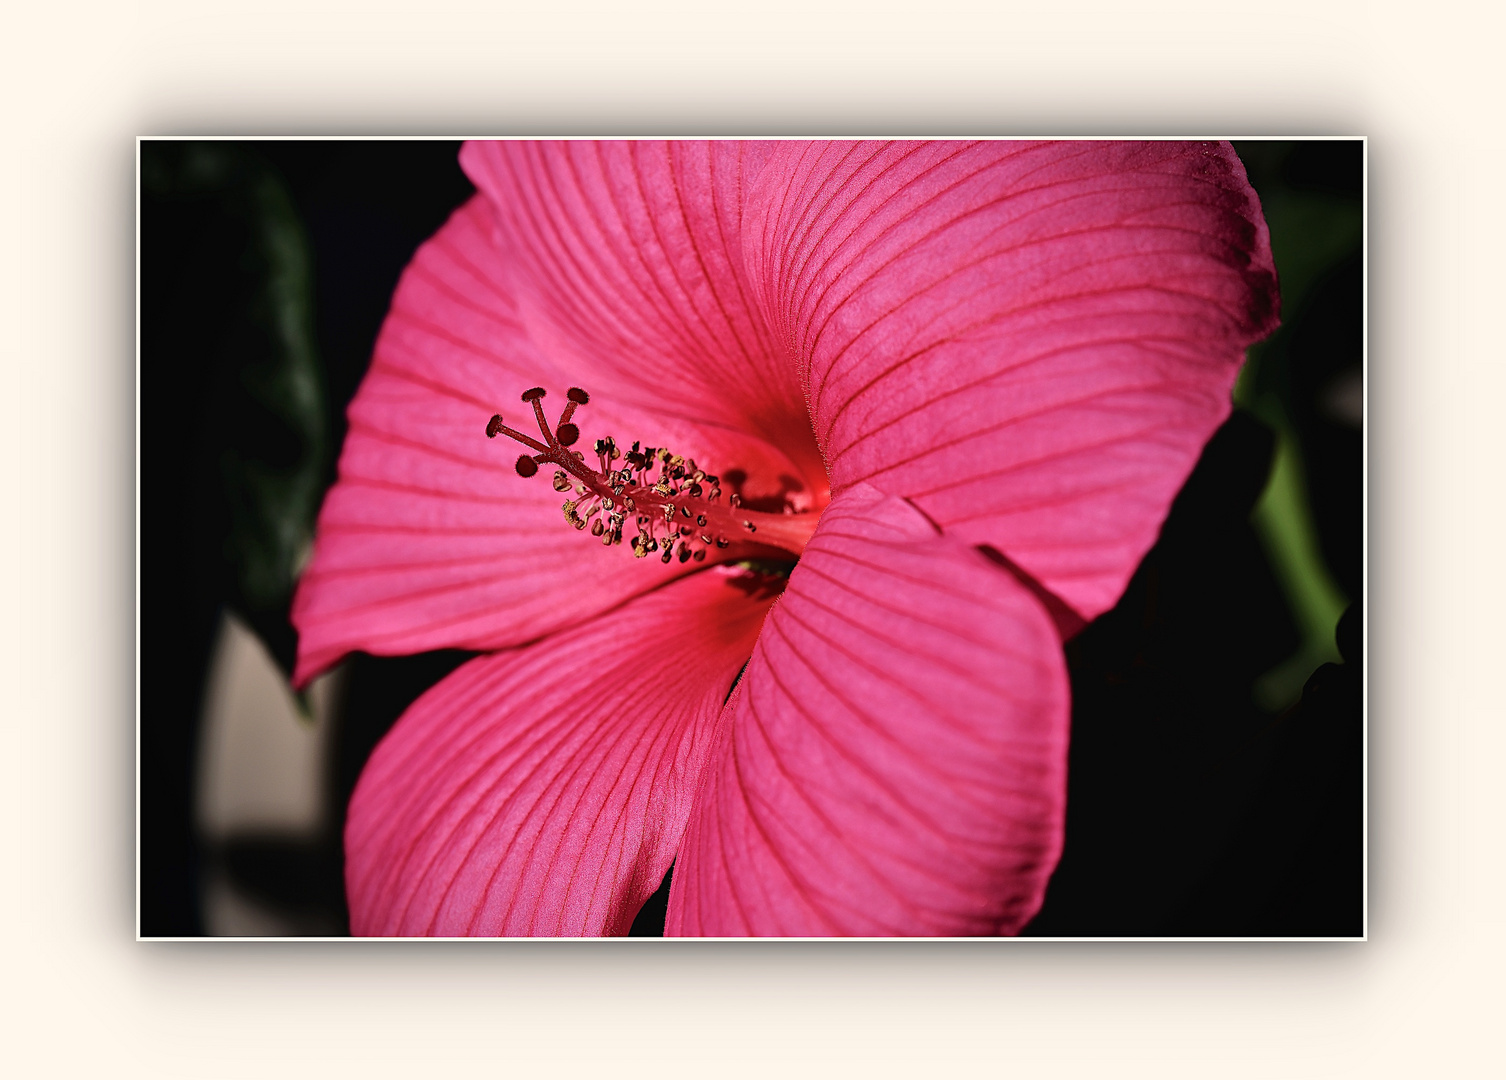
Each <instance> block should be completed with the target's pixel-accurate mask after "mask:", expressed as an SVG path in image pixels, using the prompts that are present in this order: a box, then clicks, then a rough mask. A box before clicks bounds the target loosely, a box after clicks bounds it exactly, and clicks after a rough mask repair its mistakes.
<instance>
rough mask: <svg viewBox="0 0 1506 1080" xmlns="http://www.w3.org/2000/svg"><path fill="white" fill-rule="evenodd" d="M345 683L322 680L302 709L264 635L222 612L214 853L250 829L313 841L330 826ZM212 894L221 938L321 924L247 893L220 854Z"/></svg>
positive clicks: (213, 683) (212, 761)
mask: <svg viewBox="0 0 1506 1080" xmlns="http://www.w3.org/2000/svg"><path fill="white" fill-rule="evenodd" d="M339 684H340V672H338V671H334V672H331V673H329V674H328V675H325V676H322V677H320V678H319V679H316V680H315V681H314V682H313V683H312V684H311V685H310V686H309V689H308V693H307V694H306V696H305V700H306V702H307V705H308V714H307V715H305V714H303V713H302V711H301V710H300V708H299V702H298V698H297V697H296V696H295V695H294V693H293V690H292V688H291V687H290V686H289V684H288V680H287V677H286V676H285V675H284V674H283V673H282V671H281V670H280V669H279V668H278V667H277V664H276V663H275V662H274V661H273V659H272V657H271V655H270V654H269V653H268V652H267V649H266V646H265V645H263V644H262V642H261V640H260V639H259V638H258V637H257V636H256V635H255V634H254V633H253V632H252V631H251V629H250V628H249V627H247V625H246V624H245V623H244V622H243V621H242V620H241V619H240V618H238V617H237V616H236V615H234V614H232V613H230V612H228V611H227V612H226V613H225V614H224V615H222V616H221V618H220V626H219V631H218V635H217V640H216V642H215V647H214V653H213V655H212V658H211V660H210V666H209V678H208V681H207V683H206V689H205V694H204V707H203V714H202V719H201V727H200V741H199V759H198V783H197V798H196V806H195V817H196V821H197V825H198V829H199V833H200V835H201V836H202V837H203V838H204V840H205V841H206V846H207V847H208V848H209V850H210V851H211V852H214V851H215V850H216V849H217V848H220V847H222V846H223V845H224V844H225V843H226V842H227V841H229V840H231V839H232V838H235V837H244V836H258V837H268V836H271V837H276V838H277V839H279V840H286V841H290V842H295V843H296V842H313V841H316V840H318V839H319V838H320V837H321V836H322V835H324V834H325V833H326V832H327V830H328V829H329V828H330V827H331V818H332V816H333V815H332V813H331V809H332V808H331V806H330V795H329V789H330V743H331V739H330V736H331V731H332V728H333V723H332V716H333V712H334V709H335V708H336V705H337V702H338V697H339ZM203 897H204V920H205V929H206V930H207V932H208V933H209V934H211V935H214V936H257V937H259V936H279V935H301V934H307V933H309V932H310V930H311V929H312V928H311V927H308V926H305V925H304V923H305V921H306V920H303V919H300V918H298V917H297V915H296V913H288V912H280V911H278V910H276V909H274V908H273V907H271V906H269V905H266V904H263V903H261V902H260V901H258V900H257V898H255V897H252V896H248V895H246V893H245V892H244V890H241V889H239V888H237V886H236V884H235V882H234V881H233V880H231V878H230V876H229V875H228V874H227V873H226V871H225V869H224V867H223V865H221V860H219V859H216V858H214V857H212V856H211V858H210V859H209V860H208V866H207V868H206V873H205V878H204V893H203ZM324 932H329V930H327V929H326V930H325V931H324Z"/></svg>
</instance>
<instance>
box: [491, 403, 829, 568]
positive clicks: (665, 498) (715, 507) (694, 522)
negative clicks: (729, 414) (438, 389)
mask: <svg viewBox="0 0 1506 1080" xmlns="http://www.w3.org/2000/svg"><path fill="white" fill-rule="evenodd" d="M567 397H568V398H569V401H568V402H567V403H566V405H565V408H564V411H563V412H561V413H560V418H559V423H558V424H556V425H555V426H554V428H553V429H551V428H550V426H549V421H548V420H547V419H545V417H544V406H543V404H542V401H543V398H544V389H543V388H542V387H538V386H536V387H534V388H533V389H532V390H528V391H525V392H524V394H523V401H525V402H526V403H528V404H530V405H532V406H533V414H534V418H535V419H536V420H537V421H538V425H539V433H540V435H542V436H543V441H542V442H540V441H539V440H538V439H534V438H532V437H531V436H528V435H525V434H523V433H522V432H521V431H515V430H514V429H512V428H510V427H508V426H507V425H506V424H505V423H503V421H502V417H501V415H500V414H499V415H497V416H493V417H492V418H491V420H490V421H488V423H487V425H486V436H487V438H489V439H494V438H496V437H497V436H498V435H506V436H507V437H508V438H510V439H513V440H515V441H517V442H520V443H522V444H523V445H524V446H526V447H527V448H528V449H529V450H530V451H532V453H528V454H522V455H520V456H519V457H518V460H517V464H516V469H517V472H518V475H519V476H521V477H524V478H527V477H531V476H534V475H535V474H537V473H538V471H539V467H540V466H542V465H553V466H555V468H556V470H557V471H556V472H555V474H554V490H555V491H558V492H561V493H562V494H563V493H569V494H570V496H571V497H569V498H567V499H566V500H565V503H564V506H563V507H561V509H562V510H563V511H564V515H565V521H566V523H567V524H569V525H571V526H572V527H573V528H576V529H579V530H585V529H589V530H590V531H591V535H592V536H596V537H600V538H601V542H602V543H603V544H606V545H612V544H620V543H622V537H623V529H624V528H625V527H627V526H628V525H629V524H631V525H632V526H634V529H635V533H634V535H633V536H632V538H631V541H630V543H631V545H632V549H633V554H634V555H635V556H637V557H638V558H640V559H641V558H645V557H646V556H648V555H649V554H652V553H655V552H657V553H659V559H660V561H661V562H666V563H667V562H669V561H670V560H671V559H675V558H678V559H679V560H680V562H682V563H684V562H690V561H691V560H694V561H696V562H705V561H706V559H707V555H708V553H709V554H710V555H711V557H712V561H714V562H735V561H739V560H745V559H755V558H770V557H774V558H779V557H783V558H790V557H795V558H798V557H799V555H800V553H801V552H802V551H804V550H805V544H806V541H808V540H809V539H810V538H811V534H812V533H814V532H815V531H816V522H817V520H818V519H819V518H820V513H819V512H812V513H782V514H771V513H764V512H762V511H756V510H751V509H749V508H748V507H746V506H742V505H740V503H739V498H738V496H737V495H736V494H733V495H730V496H728V497H727V498H726V499H723V497H722V485H721V478H720V477H718V476H714V475H711V474H709V473H707V472H706V471H705V470H704V469H702V468H700V467H699V466H698V465H697V464H696V462H695V459H693V458H685V457H681V456H680V455H679V454H676V453H674V452H673V451H671V450H670V449H668V448H667V447H662V446H659V447H654V446H647V447H645V446H641V445H640V444H639V443H636V442H635V443H633V445H632V447H631V449H629V450H627V451H623V450H621V449H620V448H619V447H618V446H617V443H616V441H615V440H614V439H612V437H611V436H607V437H606V438H604V439H597V440H596V444H595V447H594V451H595V454H596V465H597V467H596V468H592V467H591V466H590V465H589V464H587V462H586V456H585V454H583V453H582V452H581V451H579V450H572V449H570V447H572V446H574V445H575V444H576V443H577V442H579V441H580V428H579V427H577V426H576V425H575V423H573V418H574V416H575V411H576V409H578V408H580V406H582V405H585V404H586V403H588V402H589V401H590V400H591V397H590V395H589V394H587V393H586V392H585V391H584V390H582V389H580V388H579V387H573V388H572V389H571V390H570V391H569V393H568V394H567Z"/></svg>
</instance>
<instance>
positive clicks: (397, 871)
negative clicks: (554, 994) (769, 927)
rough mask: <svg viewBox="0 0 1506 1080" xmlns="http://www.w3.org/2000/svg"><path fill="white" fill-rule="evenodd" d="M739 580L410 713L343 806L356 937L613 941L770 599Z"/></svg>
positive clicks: (724, 573) (450, 686) (563, 641)
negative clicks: (602, 937)
mask: <svg viewBox="0 0 1506 1080" xmlns="http://www.w3.org/2000/svg"><path fill="white" fill-rule="evenodd" d="M753 584H756V582H755V581H753V580H751V579H750V578H749V577H748V576H746V575H743V574H741V572H739V571H735V570H730V569H725V568H717V569H714V570H709V571H706V572H703V573H699V574H694V575H691V576H690V577H687V578H685V579H683V580H681V581H677V582H674V583H672V584H670V585H668V586H666V587H665V588H663V589H661V590H659V591H657V592H654V593H650V594H648V595H647V596H643V597H639V598H638V599H636V600H634V601H632V602H631V603H629V604H627V605H626V606H624V607H623V608H622V609H621V610H619V611H617V612H615V613H613V614H612V615H610V616H606V617H603V618H600V619H595V620H593V621H591V622H589V623H587V624H586V625H584V626H581V627H578V628H576V629H574V630H569V631H565V632H562V633H560V634H558V635H556V636H554V637H551V638H548V639H546V640H545V641H542V642H539V643H537V644H534V645H530V646H526V647H524V648H521V649H517V650H513V651H511V652H505V653H499V654H497V655H494V656H487V657H482V658H479V659H476V660H473V661H471V662H470V663H469V664H467V665H465V666H464V667H462V668H460V669H459V670H458V671H456V672H455V673H454V674H453V675H451V676H450V677H449V678H447V679H445V680H444V681H443V682H441V683H440V684H439V685H438V686H436V687H435V688H434V689H433V690H430V691H429V692H428V693H427V694H425V695H424V696H423V697H422V698H420V699H419V700H418V701H417V702H415V703H414V705H413V706H412V707H411V708H410V709H409V710H408V711H407V713H405V714H404V715H403V717H402V719H400V720H399V721H398V723H397V725H396V726H395V727H394V728H393V729H392V731H391V732H390V733H388V735H387V737H386V738H385V739H384V740H383V741H382V742H381V744H380V745H378V747H377V749H376V751H375V752H374V753H373V755H372V757H371V760H370V761H369V762H368V763H367V766H366V769H365V771H364V772H363V773H362V774H361V780H360V783H359V784H358V785H357V787H356V791H355V795H354V796H353V797H352V799H351V803H350V813H349V817H348V819H347V822H346V829H345V848H346V891H347V894H348V896H349V899H350V910H351V929H352V932H354V933H356V934H361V935H403V936H409V935H444V936H462V935H470V936H492V935H503V934H506V935H544V936H573V935H591V934H620V933H625V932H626V931H627V929H628V927H629V926H630V925H631V924H632V920H633V917H634V915H635V914H636V913H637V911H638V909H639V908H640V907H641V906H642V904H643V902H644V900H646V899H647V898H648V897H649V895H650V894H652V893H653V891H654V890H655V889H656V888H657V887H658V885H659V882H660V881H661V880H662V879H663V876H664V874H665V872H666V871H667V870H668V869H669V866H670V863H671V862H672V861H673V859H674V856H675V851H676V848H677V847H678V845H679V842H680V837H681V835H682V833H683V830H684V827H685V820H686V817H687V816H688V814H689V812H690V806H691V801H692V797H693V795H694V792H695V789H696V786H697V784H698V781H699V779H700V775H701V771H702V764H703V762H704V761H705V758H706V752H707V749H708V746H709V744H710V740H711V736H712V733H713V731H714V729H715V721H716V717H717V715H718V713H719V712H720V710H721V708H722V703H723V700H724V699H725V698H726V696H727V691H728V688H729V687H730V686H731V685H732V682H733V680H734V679H735V678H736V676H737V672H738V670H739V668H740V667H741V666H742V664H743V662H744V661H745V660H746V659H747V656H748V653H749V651H750V649H751V648H752V645H753V641H754V639H755V638H756V636H757V634H758V628H759V626H760V624H761V623H762V621H763V618H764V614H765V612H766V611H767V610H768V607H769V605H770V604H771V603H772V602H773V597H772V595H769V594H767V593H765V592H762V591H760V590H759V589H756V588H752V587H750V586H751V585H753Z"/></svg>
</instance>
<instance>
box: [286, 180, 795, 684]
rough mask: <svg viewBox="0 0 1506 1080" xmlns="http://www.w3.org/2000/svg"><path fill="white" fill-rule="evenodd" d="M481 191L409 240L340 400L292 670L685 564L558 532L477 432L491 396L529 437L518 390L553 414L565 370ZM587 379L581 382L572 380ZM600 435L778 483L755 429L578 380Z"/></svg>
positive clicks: (463, 638) (504, 631)
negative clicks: (345, 408)
mask: <svg viewBox="0 0 1506 1080" xmlns="http://www.w3.org/2000/svg"><path fill="white" fill-rule="evenodd" d="M495 234H496V230H495V223H494V221H493V219H492V215H491V211H490V209H489V207H488V204H487V202H486V200H485V199H484V198H482V197H480V196H477V197H476V198H475V199H473V200H472V201H471V202H469V203H467V204H466V205H465V206H464V207H462V208H461V209H460V210H459V211H457V212H456V213H455V215H454V216H453V217H452V218H451V219H450V221H449V222H448V223H447V224H446V225H445V226H444V228H442V229H441V230H440V231H439V233H438V234H437V235H435V237H434V238H433V239H431V240H430V241H428V243H426V244H425V245H424V246H423V247H422V248H420V249H419V251H418V253H417V255H415V257H414V259H413V262H412V264H411V265H410V266H409V267H408V269H407V271H406V272H405V273H404V275H403V278H402V281H401V283H400V284H399V285H398V288H397V292H396V294H395V296H394V297H393V302H392V311H391V313H390V314H389V316H388V318H387V321H386V323H385V324H384V325H383V327H382V333H381V336H380V338H379V339H378V341H377V346H376V351H375V355H374V357H373V359H372V364H371V368H370V370H369V372H368V373H367V376H366V378H365V380H364V381H363V382H362V384H361V388H360V390H359V391H358V392H357V394H356V397H355V400H354V401H353V402H352V403H351V406H350V409H349V417H350V431H349V434H348V435H347V437H346V440H345V447H344V450H343V451H342V453H341V457H340V479H339V482H338V483H336V484H335V486H334V487H333V488H332V489H331V490H330V492H329V494H328V496H327V497H326V499H325V503H324V506H323V509H322V510H321V512H320V516H319V526H318V535H317V539H316V541H315V546H314V554H313V558H312V560H311V562H310V565H309V567H308V569H307V570H306V572H305V573H304V575H303V577H302V579H301V581H300V583H299V588H298V594H297V597H296V599H295V601H294V604H293V622H294V625H296V626H297V627H298V631H299V659H298V666H297V671H296V681H297V682H298V683H300V684H302V683H305V682H307V681H308V680H309V679H310V678H312V677H313V676H314V675H316V674H317V673H318V672H319V671H321V670H323V669H324V668H326V667H328V666H330V665H331V664H333V663H334V662H335V661H336V660H338V659H339V658H340V657H341V656H342V655H344V654H345V653H346V652H349V651H351V650H353V649H364V650H365V651H367V652H371V653H377V654H382V655H401V654H405V653H412V652H420V651H423V650H427V649H436V648H447V647H455V648H465V649H477V650H484V649H496V648H505V647H507V646H511V645H516V644H519V643H521V642H524V641H529V640H532V639H533V638H536V637H538V636H540V635H541V634H545V633H548V632H550V631H553V630H555V629H557V628H559V627H561V626H568V625H572V624H574V623H576V622H579V621H581V620H582V619H584V618H587V617H589V616H591V615H594V614H596V613H598V612H601V611H604V610H606V609H608V608H611V607H613V606H615V605H616V604H619V603H621V602H622V601H624V600H626V599H627V598H629V597H631V596H635V595H637V594H638V593H640V592H643V591H645V590H647V589H651V588H653V587H654V586H656V585H658V584H660V583H661V582H663V581H664V580H666V579H667V578H669V577H672V576H675V575H677V574H680V573H683V572H684V568H682V567H679V566H676V565H672V566H670V567H665V566H662V565H661V564H660V563H659V562H658V560H656V559H652V560H643V561H636V560H634V559H633V558H632V556H631V555H630V554H629V553H628V552H627V551H626V549H625V548H623V547H618V548H612V549H608V548H604V547H603V546H602V544H601V543H600V542H599V541H597V540H596V539H595V538H593V537H591V536H590V535H589V534H586V533H574V532H572V531H571V530H570V528H569V527H568V526H567V525H566V523H565V520H564V517H563V515H562V514H561V512H560V504H561V503H562V502H563V501H564V499H565V498H566V496H565V495H563V494H560V493H559V492H556V491H555V490H554V488H553V486H552V485H551V484H550V477H549V475H548V473H547V472H546V473H545V474H544V475H541V476H535V477H534V478H532V479H530V480H524V479H522V478H521V477H519V476H518V475H517V474H516V473H515V472H514V468H513V463H514V462H515V461H516V459H517V457H518V455H519V453H521V452H522V450H523V448H522V447H521V446H519V445H518V444H517V443H514V442H511V441H509V440H508V439H506V438H497V439H488V438H487V437H486V434H485V430H486V425H487V420H488V419H489V418H490V417H491V415H492V414H493V413H494V412H497V411H501V412H502V413H503V414H504V417H505V418H506V419H507V420H508V422H509V423H511V424H512V425H513V426H514V427H516V428H518V429H519V430H522V431H524V432H525V433H526V432H529V431H533V432H534V434H535V435H537V432H538V429H537V425H536V424H535V422H534V421H533V418H532V414H531V410H530V408H529V407H528V406H526V405H523V404H522V403H521V402H520V401H519V395H520V393H521V392H522V391H523V390H525V389H527V388H528V387H530V386H534V385H541V386H544V387H545V388H546V389H547V390H549V391H550V394H551V396H550V397H548V398H546V399H545V404H546V405H549V406H550V409H549V417H550V419H551V421H552V420H554V419H555V418H557V416H558V411H557V410H558V409H559V408H560V407H561V406H563V404H564V400H565V398H564V392H565V390H566V389H568V388H569V387H570V386H571V385H575V384H576V382H577V380H575V379H572V378H568V377H567V376H566V374H565V373H564V372H562V371H561V370H560V369H559V368H558V367H557V366H556V365H555V364H553V363H552V362H551V361H550V360H549V359H548V358H546V357H545V356H544V355H543V354H542V353H541V352H540V351H539V350H538V348H537V347H536V346H535V345H534V344H533V342H531V341H530V340H529V338H528V336H527V334H526V333H524V331H523V328H522V326H521V324H520V323H519V321H518V317H517V311H516V305H515V304H514V302H513V298H512V296H511V294H510V292H509V291H508V288H507V286H506V284H505V282H506V281H507V278H508V271H507V267H508V257H507V254H506V252H505V250H504V249H502V248H501V247H499V245H498V243H497V240H496V235H495ZM588 389H591V388H590V387H589V386H588ZM576 422H577V423H578V424H580V425H582V430H583V432H584V433H585V434H584V435H583V436H582V438H583V440H584V441H587V442H589V440H591V439H592V438H594V437H599V436H602V435H607V434H611V435H614V436H616V437H617V438H619V439H624V438H625V440H626V441H625V442H624V443H623V445H627V443H628V442H631V441H632V440H633V439H638V438H641V439H646V440H648V441H649V443H650V444H651V445H657V446H665V445H668V446H671V447H674V448H675V450H676V451H677V452H680V453H684V454H687V455H694V456H696V457H697V458H698V459H700V460H704V461H707V462H710V461H731V462H735V463H736V464H738V465H739V466H741V467H742V468H743V469H745V470H746V471H748V472H749V473H750V474H751V475H752V476H754V477H757V478H759V481H758V482H759V483H762V484H763V485H765V486H772V487H777V485H778V479H777V478H778V477H779V476H780V475H781V474H783V473H786V472H788V471H789V469H790V467H791V466H790V463H789V462H788V459H786V458H785V457H784V455H783V454H781V453H779V451H777V450H775V449H773V448H772V447H770V446H769V445H768V444H766V443H764V442H762V441H761V440H759V439H757V438H756V437H753V436H748V435H743V434H740V433H738V432H735V431H729V430H727V429H725V428H721V427H716V426H713V425H697V424H694V423H690V422H687V421H682V420H675V419H672V418H668V417H664V416H662V415H658V414H654V413H647V412H644V411H643V410H640V409H635V408H633V407H631V406H627V405H622V404H621V403H618V402H614V401H612V399H611V395H610V394H606V395H602V394H595V393H593V395H592V399H591V403H590V404H589V405H587V406H585V407H584V408H583V409H581V410H580V411H579V412H578V413H577V414H576Z"/></svg>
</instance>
